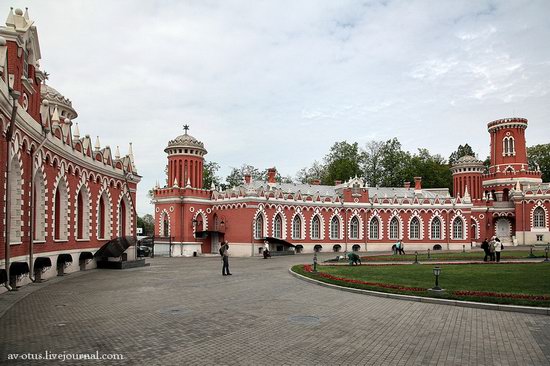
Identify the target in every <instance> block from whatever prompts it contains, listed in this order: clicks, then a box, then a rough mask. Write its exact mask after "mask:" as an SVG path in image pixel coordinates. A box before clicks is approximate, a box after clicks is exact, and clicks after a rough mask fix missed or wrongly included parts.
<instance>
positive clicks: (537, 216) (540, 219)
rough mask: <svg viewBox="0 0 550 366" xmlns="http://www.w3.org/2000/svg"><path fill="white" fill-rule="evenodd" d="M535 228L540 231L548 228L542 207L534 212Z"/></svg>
mask: <svg viewBox="0 0 550 366" xmlns="http://www.w3.org/2000/svg"><path fill="white" fill-rule="evenodd" d="M533 227H534V228H539V229H540V228H545V227H546V212H544V209H543V208H542V207H537V208H535V209H534V210H533Z"/></svg>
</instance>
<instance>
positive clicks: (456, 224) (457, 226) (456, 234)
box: [453, 217, 464, 240]
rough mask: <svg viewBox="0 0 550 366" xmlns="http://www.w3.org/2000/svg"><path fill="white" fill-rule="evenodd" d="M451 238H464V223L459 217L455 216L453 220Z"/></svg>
mask: <svg viewBox="0 0 550 366" xmlns="http://www.w3.org/2000/svg"><path fill="white" fill-rule="evenodd" d="M453 239H455V240H460V239H464V223H463V222H462V219H461V218H460V217H457V218H455V219H454V221H453Z"/></svg>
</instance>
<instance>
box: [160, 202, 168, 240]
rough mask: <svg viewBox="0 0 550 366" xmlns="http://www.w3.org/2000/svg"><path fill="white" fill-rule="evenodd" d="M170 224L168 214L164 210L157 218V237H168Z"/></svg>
mask: <svg viewBox="0 0 550 366" xmlns="http://www.w3.org/2000/svg"><path fill="white" fill-rule="evenodd" d="M170 232H171V223H170V214H169V213H168V211H167V210H166V209H164V210H162V212H161V213H160V216H159V235H160V236H161V237H165V238H167V237H170Z"/></svg>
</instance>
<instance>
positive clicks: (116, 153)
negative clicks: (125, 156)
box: [115, 145, 120, 159]
mask: <svg viewBox="0 0 550 366" xmlns="http://www.w3.org/2000/svg"><path fill="white" fill-rule="evenodd" d="M115 159H120V149H119V148H118V145H117V147H116V151H115Z"/></svg>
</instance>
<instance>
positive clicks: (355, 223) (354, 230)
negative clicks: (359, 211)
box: [349, 216, 359, 239]
mask: <svg viewBox="0 0 550 366" xmlns="http://www.w3.org/2000/svg"><path fill="white" fill-rule="evenodd" d="M349 237H350V238H351V239H359V219H358V218H357V216H353V217H352V218H351V222H350V224H349Z"/></svg>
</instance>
